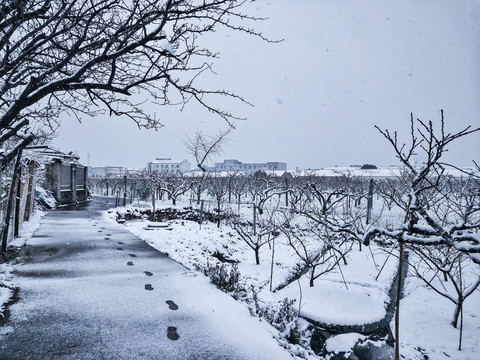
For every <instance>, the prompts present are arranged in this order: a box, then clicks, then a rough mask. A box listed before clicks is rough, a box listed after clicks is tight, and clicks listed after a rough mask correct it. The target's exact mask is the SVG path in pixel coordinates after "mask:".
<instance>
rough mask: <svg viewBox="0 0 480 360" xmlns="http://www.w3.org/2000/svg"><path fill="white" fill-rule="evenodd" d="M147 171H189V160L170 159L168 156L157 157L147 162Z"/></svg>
mask: <svg viewBox="0 0 480 360" xmlns="http://www.w3.org/2000/svg"><path fill="white" fill-rule="evenodd" d="M147 169H148V172H149V173H152V172H158V173H174V174H184V173H186V172H189V171H190V162H189V161H188V160H172V159H170V158H157V159H155V160H154V161H152V162H149V163H148V164H147Z"/></svg>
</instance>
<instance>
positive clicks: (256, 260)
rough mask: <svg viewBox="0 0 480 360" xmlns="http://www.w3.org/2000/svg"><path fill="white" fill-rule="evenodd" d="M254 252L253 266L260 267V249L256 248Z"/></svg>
mask: <svg viewBox="0 0 480 360" xmlns="http://www.w3.org/2000/svg"><path fill="white" fill-rule="evenodd" d="M254 251H255V264H257V265H260V254H259V251H260V248H259V247H256V248H255V250H254Z"/></svg>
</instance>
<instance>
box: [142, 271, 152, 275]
mask: <svg viewBox="0 0 480 360" xmlns="http://www.w3.org/2000/svg"><path fill="white" fill-rule="evenodd" d="M144 273H145V275H147V276H153V273H151V272H150V271H144Z"/></svg>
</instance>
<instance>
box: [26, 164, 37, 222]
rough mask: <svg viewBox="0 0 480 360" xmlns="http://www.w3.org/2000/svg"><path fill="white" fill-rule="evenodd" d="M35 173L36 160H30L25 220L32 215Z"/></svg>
mask: <svg viewBox="0 0 480 360" xmlns="http://www.w3.org/2000/svg"><path fill="white" fill-rule="evenodd" d="M34 173H35V161H30V162H29V164H28V175H29V176H28V186H27V202H26V204H25V214H24V216H23V220H24V221H29V220H30V215H31V214H32V211H33V201H32V200H33V198H34V194H35V192H34V189H33V178H34Z"/></svg>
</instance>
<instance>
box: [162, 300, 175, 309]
mask: <svg viewBox="0 0 480 360" xmlns="http://www.w3.org/2000/svg"><path fill="white" fill-rule="evenodd" d="M165 302H166V303H167V305H168V308H169V309H170V310H178V305H177V304H175V303H174V302H173V301H172V300H167V301H165Z"/></svg>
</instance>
